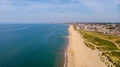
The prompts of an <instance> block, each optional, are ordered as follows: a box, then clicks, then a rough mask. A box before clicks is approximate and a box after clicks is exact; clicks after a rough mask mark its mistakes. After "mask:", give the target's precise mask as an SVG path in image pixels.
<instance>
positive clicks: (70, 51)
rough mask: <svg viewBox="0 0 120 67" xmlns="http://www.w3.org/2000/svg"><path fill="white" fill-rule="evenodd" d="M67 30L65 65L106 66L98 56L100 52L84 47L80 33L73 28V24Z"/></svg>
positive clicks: (77, 66)
mask: <svg viewBox="0 0 120 67" xmlns="http://www.w3.org/2000/svg"><path fill="white" fill-rule="evenodd" d="M68 32H69V37H68V39H69V45H68V47H67V50H66V55H67V57H66V58H67V60H66V63H67V64H66V66H67V67H107V66H106V65H105V63H104V62H102V61H100V59H99V57H98V54H99V53H100V52H99V51H97V50H91V49H90V48H88V47H86V46H85V44H84V39H83V38H82V35H80V33H79V32H78V31H75V30H74V28H73V25H70V26H69V29H68Z"/></svg>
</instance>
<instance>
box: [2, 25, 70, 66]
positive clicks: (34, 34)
mask: <svg viewBox="0 0 120 67" xmlns="http://www.w3.org/2000/svg"><path fill="white" fill-rule="evenodd" d="M67 28H68V25H63V24H1V25H0V67H63V65H64V50H65V47H66V45H67V38H65V37H64V36H67V35H68V33H67Z"/></svg>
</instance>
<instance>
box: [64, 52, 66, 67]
mask: <svg viewBox="0 0 120 67" xmlns="http://www.w3.org/2000/svg"><path fill="white" fill-rule="evenodd" d="M64 59H65V60H64V67H66V52H65V55H64Z"/></svg>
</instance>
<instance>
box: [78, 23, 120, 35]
mask: <svg viewBox="0 0 120 67" xmlns="http://www.w3.org/2000/svg"><path fill="white" fill-rule="evenodd" d="M77 26H78V27H77V29H82V30H86V31H95V32H99V33H104V34H107V35H117V36H120V24H117V23H112V24H111V23H109V24H106V23H79V24H77Z"/></svg>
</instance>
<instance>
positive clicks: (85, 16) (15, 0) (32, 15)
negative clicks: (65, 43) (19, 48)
mask: <svg viewBox="0 0 120 67" xmlns="http://www.w3.org/2000/svg"><path fill="white" fill-rule="evenodd" d="M111 4H112V5H111ZM119 5H120V0H0V22H2V21H5V22H6V21H7V22H17V21H19V22H34V21H35V22H46V21H47V22H49V21H51V22H52V21H55V22H59V21H62V22H64V21H65V22H66V21H68V22H69V21H120V20H119V19H118V18H119V17H120V8H119Z"/></svg>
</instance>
